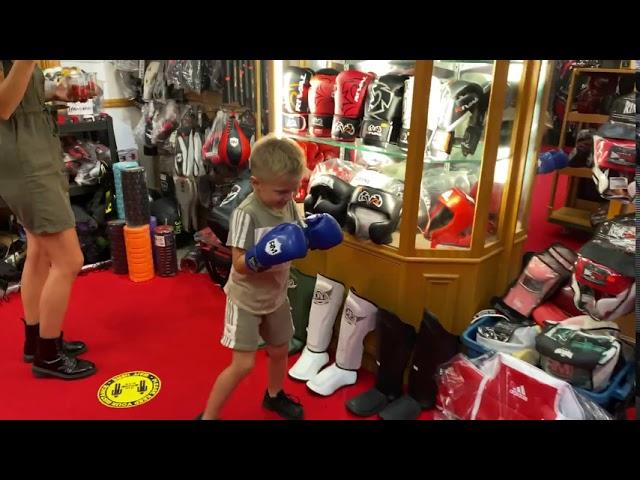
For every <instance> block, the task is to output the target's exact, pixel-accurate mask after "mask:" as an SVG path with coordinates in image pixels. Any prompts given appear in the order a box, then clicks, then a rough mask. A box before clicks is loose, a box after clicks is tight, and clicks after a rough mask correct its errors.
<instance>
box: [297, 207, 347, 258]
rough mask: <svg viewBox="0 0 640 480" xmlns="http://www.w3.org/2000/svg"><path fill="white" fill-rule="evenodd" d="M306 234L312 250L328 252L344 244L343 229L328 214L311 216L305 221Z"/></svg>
mask: <svg viewBox="0 0 640 480" xmlns="http://www.w3.org/2000/svg"><path fill="white" fill-rule="evenodd" d="M304 221H305V223H306V224H307V227H306V228H305V229H304V234H305V235H306V237H307V241H308V243H309V248H310V249H311V250H328V249H330V248H333V247H335V246H336V245H339V244H340V243H341V242H342V238H343V237H342V229H341V228H340V224H339V223H338V221H337V220H336V219H335V218H333V217H332V216H331V215H329V214H328V213H318V214H315V215H310V216H308V217H307V218H305V219H304Z"/></svg>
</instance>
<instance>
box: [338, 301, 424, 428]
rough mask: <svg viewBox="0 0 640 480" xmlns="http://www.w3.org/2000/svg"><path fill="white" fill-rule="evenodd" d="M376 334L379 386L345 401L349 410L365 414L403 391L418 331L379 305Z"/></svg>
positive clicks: (383, 404)
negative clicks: (408, 363)
mask: <svg viewBox="0 0 640 480" xmlns="http://www.w3.org/2000/svg"><path fill="white" fill-rule="evenodd" d="M376 337H377V341H378V348H377V352H376V361H377V364H378V372H377V375H376V386H375V387H374V388H372V389H371V390H369V391H367V392H364V393H362V394H360V395H358V396H357V397H354V398H352V399H351V400H349V401H348V402H347V404H346V405H347V409H348V410H349V411H350V412H352V413H353V414H355V415H358V416H362V417H368V416H370V415H375V414H376V413H378V412H380V411H381V410H382V409H384V408H385V407H386V406H387V404H388V403H389V402H392V401H394V400H395V399H396V398H398V397H400V396H401V395H402V384H403V377H404V371H405V368H406V367H407V362H408V361H409V357H410V355H411V350H412V349H413V345H414V343H415V340H416V331H415V329H414V328H413V327H412V326H411V325H408V324H406V323H403V322H402V320H400V319H399V318H398V317H397V316H396V315H394V314H393V313H391V312H388V311H386V310H383V309H380V310H379V311H378V318H377V325H376Z"/></svg>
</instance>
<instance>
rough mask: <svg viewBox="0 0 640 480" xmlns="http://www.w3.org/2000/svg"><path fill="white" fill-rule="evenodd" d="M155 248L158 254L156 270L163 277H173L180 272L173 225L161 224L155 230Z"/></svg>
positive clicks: (156, 254)
mask: <svg viewBox="0 0 640 480" xmlns="http://www.w3.org/2000/svg"><path fill="white" fill-rule="evenodd" d="M153 250H154V253H155V256H156V271H157V272H158V275H159V276H161V277H172V276H174V275H175V274H176V273H178V253H177V251H176V237H175V234H174V233H173V227H171V226H169V225H159V226H157V227H156V228H155V230H154V242H153Z"/></svg>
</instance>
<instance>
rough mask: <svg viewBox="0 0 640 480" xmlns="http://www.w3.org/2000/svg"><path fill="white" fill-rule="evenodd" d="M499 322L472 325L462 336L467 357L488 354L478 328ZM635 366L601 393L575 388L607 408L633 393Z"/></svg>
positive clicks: (488, 320) (486, 319) (614, 378)
mask: <svg viewBox="0 0 640 480" xmlns="http://www.w3.org/2000/svg"><path fill="white" fill-rule="evenodd" d="M497 321H498V320H497V319H495V318H492V317H490V316H486V317H483V318H480V319H479V320H477V321H476V322H474V323H472V324H471V325H469V326H468V327H467V329H466V330H465V331H464V332H463V334H462V343H463V344H464V346H465V347H467V356H468V357H469V358H476V357H479V356H480V355H484V354H485V353H488V352H489V350H488V349H486V348H485V347H483V346H482V345H480V344H479V343H478V342H476V333H477V332H478V327H481V326H483V325H493V324H494V323H496V322H497ZM634 370H635V365H634V363H633V362H627V364H626V365H625V366H624V367H623V368H621V369H620V370H619V371H618V372H617V373H616V374H615V375H614V376H612V377H611V381H610V383H609V386H608V387H607V388H606V389H604V390H601V391H599V392H592V391H590V390H585V389H583V388H577V387H574V388H575V390H576V391H577V392H579V393H580V394H582V395H584V396H585V397H587V398H588V399H590V400H593V401H594V402H595V403H597V404H598V405H601V406H603V407H607V406H609V405H610V404H611V402H612V401H613V400H620V401H622V400H625V399H626V398H627V397H628V396H629V394H630V393H631V389H632V388H633V383H634V377H635V371H634Z"/></svg>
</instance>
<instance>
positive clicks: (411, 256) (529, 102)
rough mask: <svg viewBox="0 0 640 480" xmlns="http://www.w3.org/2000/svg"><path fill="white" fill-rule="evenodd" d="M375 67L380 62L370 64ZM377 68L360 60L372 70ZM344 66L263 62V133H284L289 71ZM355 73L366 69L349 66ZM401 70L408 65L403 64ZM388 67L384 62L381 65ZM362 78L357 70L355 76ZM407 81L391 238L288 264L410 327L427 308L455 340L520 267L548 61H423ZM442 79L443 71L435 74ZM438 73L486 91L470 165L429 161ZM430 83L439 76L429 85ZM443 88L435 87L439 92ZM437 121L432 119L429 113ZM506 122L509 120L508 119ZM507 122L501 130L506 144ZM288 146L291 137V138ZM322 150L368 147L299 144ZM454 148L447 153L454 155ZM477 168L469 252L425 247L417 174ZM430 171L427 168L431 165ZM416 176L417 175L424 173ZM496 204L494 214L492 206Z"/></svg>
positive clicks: (350, 240)
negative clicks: (397, 215) (410, 83)
mask: <svg viewBox="0 0 640 480" xmlns="http://www.w3.org/2000/svg"><path fill="white" fill-rule="evenodd" d="M376 62H378V61H376ZM376 62H366V64H367V70H366V71H374V72H375V73H376V74H378V75H380V74H382V73H384V68H385V66H384V65H382V66H381V67H380V70H379V71H375V70H371V69H370V67H371V68H373V67H375V65H374V64H375V63H376ZM347 63H352V62H351V61H345V62H342V61H335V60H332V61H323V62H322V61H321V62H318V61H294V62H290V61H287V62H285V61H271V62H269V66H268V67H269V80H270V81H269V99H270V105H269V110H270V111H271V112H274V115H271V118H270V131H272V132H274V131H275V132H277V133H280V134H283V135H288V134H286V133H283V131H282V126H281V125H282V124H281V121H280V120H279V118H281V116H282V83H283V82H282V72H283V68H285V67H286V66H287V64H288V65H297V66H304V67H310V68H312V69H318V68H325V67H328V66H331V67H335V66H339V67H340V66H343V65H344V64H347ZM353 63H355V64H356V65H358V64H360V65H361V64H364V62H361V61H357V62H353ZM402 63H403V64H405V68H406V62H402ZM392 64H393V63H392V62H390V63H389V65H392ZM362 70H364V68H362ZM410 70H411V71H412V72H411V73H412V74H413V75H414V89H413V102H412V111H411V135H410V142H409V145H408V150H407V151H406V152H398V149H397V148H394V147H393V146H390V148H389V149H388V151H387V152H386V153H387V154H388V156H389V157H391V158H393V159H394V160H396V161H398V160H399V162H401V163H402V162H403V165H402V167H403V168H401V169H400V171H404V175H403V180H404V194H403V212H402V216H401V221H400V225H399V228H398V231H397V232H396V233H395V234H394V235H393V241H392V242H391V244H389V245H377V244H374V243H372V242H371V241H362V240H359V239H358V238H356V237H354V236H352V235H350V234H348V233H345V240H344V242H343V243H342V244H341V245H339V246H338V247H336V248H334V249H332V250H330V251H313V252H310V253H309V255H308V256H307V257H306V258H304V259H302V260H299V261H297V262H295V265H296V267H297V268H299V269H300V270H301V271H303V272H304V273H306V274H309V275H315V274H316V273H321V274H323V275H326V276H328V277H330V278H333V279H336V280H338V281H340V282H342V283H344V284H345V287H346V288H347V289H348V288H350V287H353V288H354V289H355V290H356V291H357V292H358V294H359V295H361V296H363V297H365V298H367V299H369V300H371V301H372V302H374V303H375V304H376V305H378V306H379V307H382V308H385V309H387V310H389V311H391V312H394V313H395V314H397V315H398V316H399V317H400V318H401V319H402V320H403V321H404V322H407V323H409V324H411V325H414V326H416V327H417V326H418V325H419V324H420V321H421V319H422V314H423V310H424V308H425V307H427V308H428V309H429V310H431V311H432V312H433V313H434V314H435V315H437V316H438V318H439V319H440V321H441V322H442V324H443V325H444V326H445V328H446V329H447V330H449V331H450V332H452V333H454V334H460V333H462V331H463V330H464V329H465V328H466V327H467V325H468V324H469V322H470V320H471V318H472V316H473V315H474V314H475V313H476V312H477V311H478V310H480V309H483V308H486V307H487V306H488V305H489V300H490V298H491V297H492V296H494V295H502V294H504V292H505V290H506V288H507V286H508V284H509V282H511V281H512V280H513V279H514V278H515V277H516V276H517V274H518V273H519V272H520V269H521V263H522V260H521V256H522V245H523V243H524V241H525V240H526V236H527V235H526V223H527V220H526V219H527V215H528V211H529V207H530V197H531V186H532V183H533V180H534V177H535V169H536V166H537V147H538V145H539V140H540V133H541V128H540V127H541V124H542V121H543V115H541V112H542V111H543V106H544V104H545V102H546V99H547V98H548V87H547V88H546V89H545V88H544V87H545V85H547V84H548V83H549V82H545V80H546V77H547V76H548V75H549V74H550V73H551V72H550V68H549V63H548V62H546V61H535V60H534V61H529V60H528V61H509V60H496V61H461V62H456V61H430V60H417V61H415V63H412V66H411V68H410ZM442 72H445V74H444V75H443V73H442ZM436 74H438V75H441V76H444V78H443V79H442V81H440V80H438V82H440V83H437V85H442V84H443V83H446V82H447V81H448V80H449V79H451V78H454V79H468V80H469V81H478V82H484V83H485V85H487V84H489V85H490V87H491V88H490V94H489V95H488V110H487V113H486V117H485V120H484V127H483V128H484V135H483V137H482V140H481V141H480V143H479V145H478V148H477V150H476V153H475V156H474V158H472V159H461V158H458V157H459V156H458V157H457V156H456V154H454V152H452V154H451V155H449V156H448V157H447V158H445V159H440V160H438V161H436V160H433V159H432V158H431V157H429V156H428V155H427V154H426V150H425V147H427V146H428V143H429V139H428V138H427V126H428V124H429V125H431V124H432V123H433V118H432V122H429V115H433V114H434V112H433V111H429V110H430V108H429V105H430V102H429V100H430V95H438V94H439V91H438V92H430V88H431V85H432V83H433V81H434V78H432V77H434V76H435V75H436ZM436 79H438V77H436ZM438 88H441V87H438ZM436 114H437V111H436ZM507 117H508V118H507ZM505 122H507V123H508V126H507V128H506V132H507V135H506V136H505ZM292 137H293V138H295V139H298V140H299V139H300V138H299V136H295V135H292ZM306 140H308V141H315V142H319V143H329V144H332V145H337V146H340V147H342V151H343V153H344V152H348V151H351V150H357V151H362V152H364V153H365V154H366V153H367V150H376V152H377V153H379V150H377V149H372V148H371V147H367V146H365V145H362V144H359V142H356V143H355V144H341V143H340V142H336V141H333V140H331V139H318V138H313V137H310V138H306ZM454 150H455V147H454ZM457 162H458V163H460V162H465V163H475V164H476V165H477V167H478V168H477V179H478V187H477V196H476V208H475V215H474V219H473V229H472V237H471V243H470V245H469V246H468V248H460V247H438V248H430V242H429V241H428V240H426V239H425V237H424V236H423V234H422V233H416V232H419V230H418V206H419V198H420V195H421V184H422V178H423V176H425V177H428V176H429V173H428V172H429V168H431V167H432V166H433V165H434V164H437V165H438V168H443V169H445V170H450V168H451V166H452V165H455V164H456V163H457ZM434 168H435V167H434ZM423 170H424V171H423ZM494 183H500V186H501V190H502V195H501V197H500V198H499V201H498V205H497V208H498V211H497V212H494V213H497V228H496V229H495V230H494V232H493V234H489V233H488V229H487V227H488V223H489V213H490V206H491V199H492V193H493V191H494ZM495 204H496V202H495V199H494V209H495V208H496V207H495ZM372 337H373V336H370V337H369V338H368V339H367V340H368V341H367V342H366V343H367V345H366V351H367V353H368V354H370V355H367V356H365V357H366V358H365V362H364V365H365V367H368V368H371V367H372V366H373V364H372V357H371V354H373V347H374V345H373V343H372V342H373V340H372Z"/></svg>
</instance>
